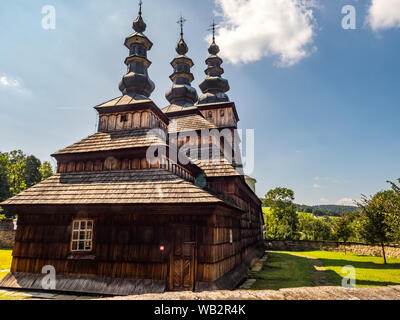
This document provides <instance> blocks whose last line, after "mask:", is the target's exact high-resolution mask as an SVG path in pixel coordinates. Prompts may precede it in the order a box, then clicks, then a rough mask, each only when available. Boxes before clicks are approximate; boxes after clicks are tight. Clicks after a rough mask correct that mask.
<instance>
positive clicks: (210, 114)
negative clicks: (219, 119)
mask: <svg viewBox="0 0 400 320" xmlns="http://www.w3.org/2000/svg"><path fill="white" fill-rule="evenodd" d="M207 117H208V119H211V118H212V112H211V111H209V112H208V115H207Z"/></svg>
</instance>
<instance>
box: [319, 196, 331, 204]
mask: <svg viewBox="0 0 400 320" xmlns="http://www.w3.org/2000/svg"><path fill="white" fill-rule="evenodd" d="M319 201H320V202H322V203H328V202H329V200H328V199H326V198H324V197H322V198H321V199H319Z"/></svg>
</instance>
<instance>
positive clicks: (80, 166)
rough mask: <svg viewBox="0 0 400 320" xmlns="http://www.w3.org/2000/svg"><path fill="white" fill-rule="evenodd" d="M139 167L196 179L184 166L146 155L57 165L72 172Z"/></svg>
mask: <svg viewBox="0 0 400 320" xmlns="http://www.w3.org/2000/svg"><path fill="white" fill-rule="evenodd" d="M139 169H166V170H168V171H170V172H172V173H175V174H176V175H178V176H180V177H182V178H183V179H185V180H188V181H192V182H194V181H195V177H194V176H193V174H192V173H191V172H190V171H189V170H187V169H185V168H184V167H183V166H181V165H179V164H177V163H173V162H172V161H170V160H169V159H165V160H164V163H161V162H160V161H158V160H157V161H155V162H150V161H149V160H148V159H146V158H145V157H142V158H138V157H135V158H130V159H129V158H127V159H118V158H116V157H107V158H106V159H99V160H88V161H85V160H74V161H68V162H67V161H65V162H63V161H60V162H58V166H57V173H71V172H90V171H114V170H139Z"/></svg>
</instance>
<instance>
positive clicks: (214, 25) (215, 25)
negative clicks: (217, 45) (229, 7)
mask: <svg viewBox="0 0 400 320" xmlns="http://www.w3.org/2000/svg"><path fill="white" fill-rule="evenodd" d="M217 27H218V24H216V23H215V20H213V23H212V25H211V26H210V28H209V29H208V30H212V33H213V42H215V31H216V29H217Z"/></svg>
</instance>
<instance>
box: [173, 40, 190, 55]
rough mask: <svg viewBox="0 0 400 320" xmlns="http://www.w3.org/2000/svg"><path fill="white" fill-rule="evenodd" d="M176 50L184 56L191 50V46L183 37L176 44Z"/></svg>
mask: <svg viewBox="0 0 400 320" xmlns="http://www.w3.org/2000/svg"><path fill="white" fill-rule="evenodd" d="M176 52H177V53H178V54H179V55H181V56H184V55H185V54H186V53H188V52H189V48H188V46H187V44H186V42H185V40H183V38H182V39H181V40H179V42H178V44H177V46H176Z"/></svg>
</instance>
